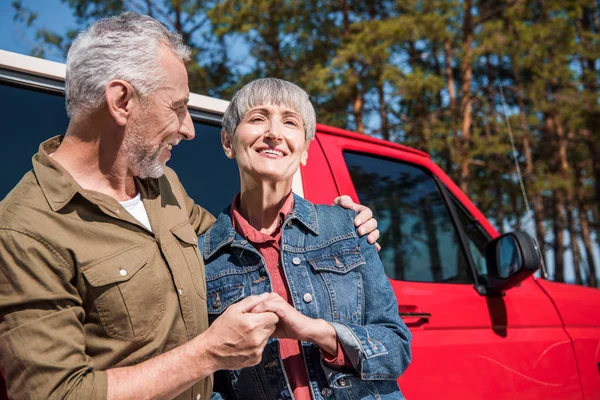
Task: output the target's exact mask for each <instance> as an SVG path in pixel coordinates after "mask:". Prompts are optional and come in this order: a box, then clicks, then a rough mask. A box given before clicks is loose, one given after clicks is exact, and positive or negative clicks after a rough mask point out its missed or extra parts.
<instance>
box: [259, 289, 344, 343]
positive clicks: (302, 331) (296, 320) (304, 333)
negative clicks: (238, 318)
mask: <svg viewBox="0 0 600 400" xmlns="http://www.w3.org/2000/svg"><path fill="white" fill-rule="evenodd" d="M252 312H253V313H266V312H272V313H274V314H275V315H277V317H278V318H279V322H277V325H276V328H275V331H274V332H273V337H277V338H288V339H296V340H302V341H305V342H310V343H314V344H316V345H317V346H319V347H320V348H322V349H323V350H325V351H326V352H328V353H329V354H336V353H337V333H336V331H335V328H334V327H333V326H332V325H331V324H329V323H328V322H327V321H324V320H322V319H313V318H310V317H307V316H306V315H304V314H302V313H301V312H299V311H298V310H296V309H295V308H294V307H293V306H291V305H290V304H289V303H288V302H287V301H285V300H284V299H283V298H282V297H281V296H279V295H278V294H277V293H269V297H267V298H266V299H265V300H264V301H263V302H261V303H259V304H257V305H256V306H255V307H254V308H253V309H252Z"/></svg>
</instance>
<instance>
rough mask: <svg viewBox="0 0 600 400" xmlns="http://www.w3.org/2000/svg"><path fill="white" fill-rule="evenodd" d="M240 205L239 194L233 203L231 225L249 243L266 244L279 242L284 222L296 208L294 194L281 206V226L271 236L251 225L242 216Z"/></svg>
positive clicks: (279, 215) (279, 214) (279, 216)
mask: <svg viewBox="0 0 600 400" xmlns="http://www.w3.org/2000/svg"><path fill="white" fill-rule="evenodd" d="M239 203H240V194H239V193H238V194H237V195H236V196H235V197H234V198H233V202H232V203H231V209H230V214H231V223H232V225H233V229H234V230H235V231H236V232H237V233H239V234H240V235H242V236H243V237H245V238H246V239H248V241H250V242H252V243H265V242H268V241H276V242H279V238H280V237H281V226H282V225H283V222H284V221H285V219H286V218H287V216H288V214H289V213H290V212H291V211H292V207H293V206H294V196H292V193H291V192H290V194H289V195H288V196H287V198H286V199H285V202H284V203H283V205H282V206H281V209H280V210H279V213H278V218H279V224H278V225H277V227H276V228H275V230H274V231H273V232H272V233H271V234H266V233H262V232H260V231H259V230H257V229H255V228H254V227H253V226H252V225H250V223H249V222H248V221H247V220H246V218H244V217H243V216H242V214H240V210H239Z"/></svg>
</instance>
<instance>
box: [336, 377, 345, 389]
mask: <svg viewBox="0 0 600 400" xmlns="http://www.w3.org/2000/svg"><path fill="white" fill-rule="evenodd" d="M338 383H339V384H340V386H341V387H344V386H346V378H340V379H338Z"/></svg>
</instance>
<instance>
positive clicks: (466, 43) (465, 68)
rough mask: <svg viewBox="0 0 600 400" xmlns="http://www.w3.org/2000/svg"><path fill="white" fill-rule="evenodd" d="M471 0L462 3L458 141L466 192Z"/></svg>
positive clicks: (461, 180) (461, 178)
mask: <svg viewBox="0 0 600 400" xmlns="http://www.w3.org/2000/svg"><path fill="white" fill-rule="evenodd" d="M472 7H473V1H472V0H465V2H464V3H463V12H464V18H463V60H462V65H461V72H462V86H461V94H462V98H461V104H460V111H461V114H462V123H461V138H460V141H459V143H458V144H459V146H458V148H459V151H458V152H457V153H458V154H460V156H459V186H460V188H461V190H462V191H463V192H465V193H468V189H469V183H470V179H471V169H470V161H471V160H470V158H471V157H470V148H471V124H472V111H473V110H472V109H473V99H472V97H471V80H472V79H473V62H472V59H473V39H474V34H473V16H472V14H471V11H472V10H471V8H472Z"/></svg>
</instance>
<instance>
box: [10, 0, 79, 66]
mask: <svg viewBox="0 0 600 400" xmlns="http://www.w3.org/2000/svg"><path fill="white" fill-rule="evenodd" d="M22 2H23V5H24V6H26V7H28V8H31V9H33V10H36V11H38V18H37V20H36V22H35V24H36V26H38V27H43V28H46V29H50V30H54V31H57V32H64V31H66V30H67V28H73V27H75V26H76V24H75V20H74V18H73V15H72V13H71V10H70V9H69V8H68V7H67V6H66V5H64V4H63V3H61V2H60V0H22ZM11 4H12V0H0V49H2V50H8V51H13V52H15V53H21V54H29V52H30V51H31V48H32V47H33V46H34V45H35V37H34V32H33V30H32V29H27V27H25V25H24V24H22V23H20V22H16V21H13V16H14V14H15V13H14V10H13V7H12V5H11ZM48 58H49V59H51V60H53V61H64V60H62V59H61V58H59V57H56V56H55V55H52V54H49V56H48Z"/></svg>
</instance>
